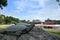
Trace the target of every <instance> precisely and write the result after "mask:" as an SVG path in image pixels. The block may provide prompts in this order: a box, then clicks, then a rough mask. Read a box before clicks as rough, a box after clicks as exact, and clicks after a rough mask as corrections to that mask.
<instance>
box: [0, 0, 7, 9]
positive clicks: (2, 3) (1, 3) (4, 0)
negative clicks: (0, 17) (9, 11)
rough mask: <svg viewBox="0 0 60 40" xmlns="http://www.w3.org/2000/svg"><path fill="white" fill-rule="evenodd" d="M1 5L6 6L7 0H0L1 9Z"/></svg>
mask: <svg viewBox="0 0 60 40" xmlns="http://www.w3.org/2000/svg"><path fill="white" fill-rule="evenodd" d="M3 6H4V7H5V6H7V0H0V8H1V9H3Z"/></svg>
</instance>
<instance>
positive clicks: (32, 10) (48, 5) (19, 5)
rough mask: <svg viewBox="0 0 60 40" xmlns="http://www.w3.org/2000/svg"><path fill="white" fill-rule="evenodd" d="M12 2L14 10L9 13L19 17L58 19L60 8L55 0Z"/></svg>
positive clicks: (16, 0)
mask: <svg viewBox="0 0 60 40" xmlns="http://www.w3.org/2000/svg"><path fill="white" fill-rule="evenodd" d="M13 4H14V6H15V9H16V10H12V11H10V13H11V14H12V13H13V15H14V16H15V17H18V18H21V19H28V20H33V19H40V20H45V19H47V18H50V19H60V18H59V17H60V8H58V4H57V3H56V1H55V0H14V2H13ZM11 14H10V15H11Z"/></svg>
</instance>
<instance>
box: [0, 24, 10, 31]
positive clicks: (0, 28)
mask: <svg viewBox="0 0 60 40" xmlns="http://www.w3.org/2000/svg"><path fill="white" fill-rule="evenodd" d="M10 26H11V25H6V24H5V25H0V30H5V29H6V28H8V27H10Z"/></svg>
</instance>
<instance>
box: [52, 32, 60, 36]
mask: <svg viewBox="0 0 60 40" xmlns="http://www.w3.org/2000/svg"><path fill="white" fill-rule="evenodd" d="M51 33H53V34H56V35H59V36H60V32H51Z"/></svg>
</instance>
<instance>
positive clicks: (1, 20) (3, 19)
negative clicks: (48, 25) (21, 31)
mask: <svg viewBox="0 0 60 40" xmlns="http://www.w3.org/2000/svg"><path fill="white" fill-rule="evenodd" d="M12 22H14V23H19V22H20V20H19V19H18V18H14V17H11V16H5V15H0V24H10V23H12Z"/></svg>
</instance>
